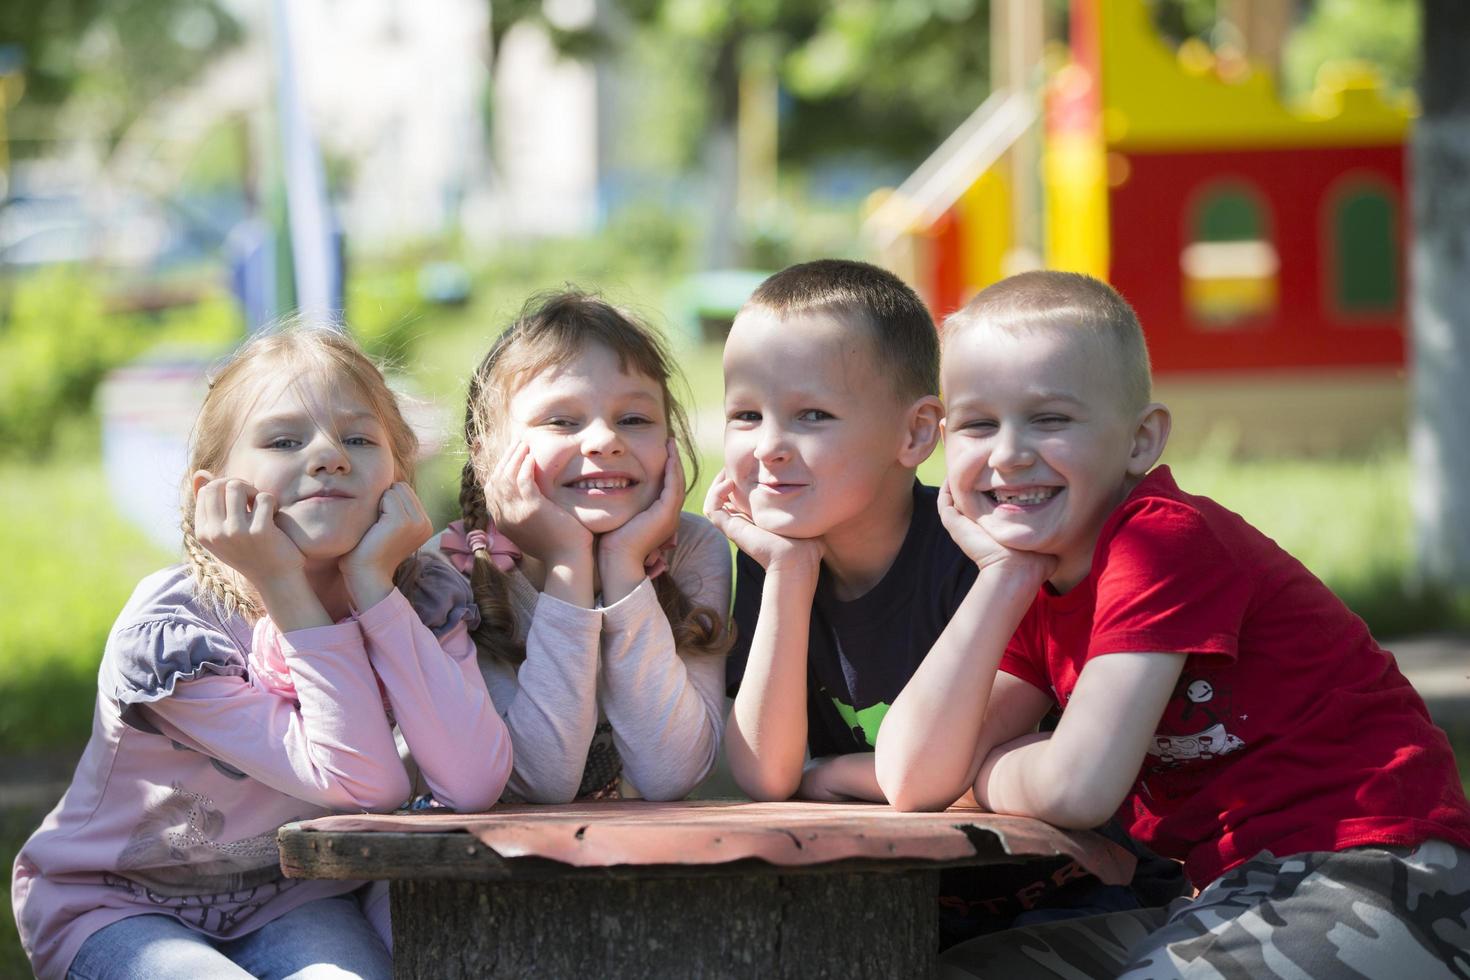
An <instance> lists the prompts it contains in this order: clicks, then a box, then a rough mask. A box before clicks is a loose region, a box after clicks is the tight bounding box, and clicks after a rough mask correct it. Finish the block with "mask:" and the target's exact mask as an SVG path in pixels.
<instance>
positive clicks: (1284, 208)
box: [1108, 146, 1409, 374]
mask: <svg viewBox="0 0 1470 980" xmlns="http://www.w3.org/2000/svg"><path fill="white" fill-rule="evenodd" d="M1121 155H1122V156H1123V157H1124V162H1125V163H1126V165H1125V166H1121V167H1114V168H1110V169H1113V170H1115V171H1119V172H1121V173H1124V174H1126V175H1127V176H1126V179H1124V181H1123V183H1122V184H1121V185H1120V186H1118V187H1114V188H1112V189H1111V190H1110V192H1109V212H1110V213H1109V221H1108V224H1109V228H1110V246H1111V247H1110V254H1111V260H1110V261H1111V270H1110V276H1109V278H1110V280H1111V282H1112V284H1113V285H1114V286H1116V287H1117V288H1118V290H1119V291H1121V292H1122V293H1123V295H1124V296H1125V297H1127V299H1128V301H1129V302H1130V303H1132V304H1133V306H1134V308H1135V309H1136V310H1137V311H1138V315H1139V317H1140V319H1141V320H1142V321H1143V325H1144V329H1145V331H1146V332H1147V334H1148V341H1149V349H1150V352H1151V354H1152V357H1153V363H1154V370H1155V371H1156V372H1158V373H1160V374H1169V373H1173V372H1192V371H1231V370H1257V369H1272V368H1296V369H1300V368H1333V367H1339V368H1340V367H1394V366H1401V365H1402V364H1403V362H1404V330H1403V324H1404V312H1403V304H1404V298H1403V297H1404V294H1405V293H1406V290H1407V275H1406V269H1405V259H1404V257H1405V255H1406V254H1407V250H1406V248H1405V242H1406V241H1407V240H1408V234H1409V229H1408V227H1407V225H1408V214H1407V208H1406V207H1405V204H1404V202H1405V198H1404V148H1403V147H1402V146H1383V147H1352V148H1342V147H1333V148H1325V149H1285V150H1279V149H1273V150H1233V151H1232V150H1215V149H1211V150H1207V151H1206V150H1201V151H1191V152H1147V153H1145V152H1128V153H1124V154H1121ZM1364 182H1366V183H1370V184H1374V185H1377V186H1379V187H1381V188H1382V190H1383V191H1384V192H1385V193H1386V194H1387V196H1388V197H1389V198H1390V199H1391V200H1392V202H1393V204H1394V208H1395V212H1396V214H1395V216H1394V223H1393V224H1394V233H1393V237H1394V239H1395V241H1394V244H1395V249H1394V261H1395V262H1396V263H1397V270H1396V274H1397V282H1398V299H1397V305H1396V308H1395V309H1393V310H1392V311H1388V312H1383V311H1380V312H1376V313H1371V314H1363V313H1350V312H1345V311H1342V310H1339V309H1337V308H1336V307H1337V304H1336V300H1335V298H1334V297H1335V295H1336V293H1335V288H1334V276H1335V274H1334V273H1333V271H1332V270H1333V269H1334V268H1335V267H1336V251H1335V250H1336V247H1337V246H1336V242H1335V236H1334V233H1333V220H1334V218H1333V206H1334V202H1335V201H1336V200H1337V195H1338V194H1339V192H1340V191H1341V190H1342V189H1343V188H1345V187H1348V186H1354V185H1357V186H1361V184H1362V183H1364ZM1225 184H1228V185H1231V186H1236V187H1248V188H1250V191H1251V193H1252V196H1254V197H1255V198H1256V200H1257V203H1258V204H1259V207H1260V210H1261V212H1262V214H1263V217H1264V221H1265V228H1266V236H1267V237H1268V238H1269V239H1270V240H1271V241H1272V243H1273V244H1274V246H1275V249H1276V254H1277V256H1278V258H1279V263H1280V264H1279V272H1278V273H1277V281H1276V295H1277V301H1276V303H1275V306H1274V309H1271V310H1269V311H1267V312H1263V313H1260V314H1257V315H1254V316H1252V317H1251V318H1249V319H1246V320H1242V321H1239V322H1236V323H1233V324H1231V325H1229V326H1228V327H1225V326H1220V325H1211V324H1207V323H1201V322H1200V321H1199V320H1197V319H1196V318H1195V317H1194V315H1193V314H1192V312H1191V311H1190V310H1189V308H1188V305H1187V304H1186V302H1185V290H1184V274H1183V272H1182V271H1181V266H1180V256H1181V254H1182V252H1183V250H1184V248H1185V246H1186V245H1188V244H1189V243H1190V242H1191V240H1192V238H1193V234H1194V232H1193V230H1192V227H1191V223H1192V218H1191V215H1193V214H1194V212H1195V211H1196V205H1197V202H1198V200H1199V195H1200V194H1202V193H1204V192H1206V191H1207V190H1208V189H1209V188H1211V187H1216V186H1221V185H1225Z"/></svg>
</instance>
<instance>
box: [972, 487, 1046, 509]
mask: <svg viewBox="0 0 1470 980" xmlns="http://www.w3.org/2000/svg"><path fill="white" fill-rule="evenodd" d="M984 492H985V496H987V497H989V498H990V502H991V503H993V504H995V505H996V506H997V507H1001V506H1011V507H1035V506H1037V505H1038V504H1044V503H1046V502H1047V501H1049V500H1051V499H1052V498H1053V497H1055V496H1056V495H1057V494H1059V493H1061V492H1062V488H1061V487H1027V488H1026V489H1024V490H1011V489H1007V488H1005V487H995V488H994V489H991V490H986V491H984Z"/></svg>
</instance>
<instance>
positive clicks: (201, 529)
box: [194, 470, 306, 590]
mask: <svg viewBox="0 0 1470 980" xmlns="http://www.w3.org/2000/svg"><path fill="white" fill-rule="evenodd" d="M194 483H195V486H196V489H195V492H194V537H195V539H196V540H198V542H199V543H200V544H201V545H203V546H204V547H205V548H206V549H208V551H209V553H210V554H212V555H214V557H216V558H218V559H219V560H220V561H222V562H224V563H225V564H226V565H228V566H230V567H231V568H233V569H234V570H235V571H237V572H239V573H240V574H241V575H243V576H245V578H246V580H247V581H248V582H249V583H250V584H251V585H252V586H254V587H255V588H256V589H257V590H259V589H261V588H262V587H263V586H265V585H267V584H269V583H273V582H277V581H280V580H285V579H289V580H292V581H293V582H294V581H295V580H296V579H297V578H300V577H302V576H303V575H304V572H305V568H306V558H305V557H304V556H303V555H302V554H301V550H300V549H299V548H297V547H296V545H295V543H294V542H292V540H291V539H290V538H289V537H287V536H286V532H285V531H282V530H281V529H280V527H279V526H277V524H276V498H275V495H274V494H272V493H258V492H256V489H255V487H253V486H251V485H250V484H248V483H246V482H245V481H244V480H231V479H228V478H225V477H220V478H216V477H215V476H214V475H213V474H212V473H210V472H209V471H207V470H200V471H199V472H197V473H195V474H194Z"/></svg>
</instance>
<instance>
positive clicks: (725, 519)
mask: <svg viewBox="0 0 1470 980" xmlns="http://www.w3.org/2000/svg"><path fill="white" fill-rule="evenodd" d="M704 516H705V517H708V518H709V520H710V523H711V524H713V525H714V526H715V527H717V528H719V529H720V531H721V532H722V533H723V534H724V535H725V537H727V538H729V539H730V540H731V541H733V542H735V547H737V548H739V549H740V550H741V551H743V552H745V553H746V554H747V555H749V556H750V557H752V558H754V559H755V560H756V562H757V564H759V565H760V566H761V567H762V568H764V569H765V570H766V571H767V572H775V571H781V570H791V571H797V572H802V573H810V574H811V575H813V576H815V575H816V574H817V572H818V571H819V570H820V569H821V566H822V546H821V544H819V543H818V542H816V541H808V540H803V539H799V538H783V537H782V536H781V535H779V534H776V533H775V532H773V531H767V530H766V529H765V528H763V527H759V526H758V525H756V523H755V522H754V521H752V520H751V518H750V514H748V513H746V512H744V511H742V510H741V509H740V508H739V506H738V505H737V504H736V501H735V481H734V480H732V479H730V478H729V476H727V475H726V473H725V471H724V470H720V472H719V473H717V474H715V482H714V483H712V484H710V488H709V493H708V494H707V495H706V496H705V498H704Z"/></svg>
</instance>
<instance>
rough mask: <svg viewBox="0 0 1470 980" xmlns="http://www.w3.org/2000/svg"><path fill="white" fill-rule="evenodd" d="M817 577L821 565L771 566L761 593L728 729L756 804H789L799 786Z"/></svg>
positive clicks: (734, 767)
mask: <svg viewBox="0 0 1470 980" xmlns="http://www.w3.org/2000/svg"><path fill="white" fill-rule="evenodd" d="M817 573H818V567H816V566H813V567H810V568H808V567H801V568H796V569H782V568H779V567H776V566H772V567H771V568H770V569H768V570H767V574H766V581H765V587H764V588H763V589H762V591H761V607H760V614H759V616H758V618H757V620H756V627H755V633H754V635H753V636H752V637H751V641H750V656H749V659H748V661H747V664H746V668H745V676H744V677H743V678H742V679H741V682H740V692H739V693H738V694H737V695H736V697H735V706H734V708H732V709H731V711H730V720H729V724H728V726H727V727H726V732H725V752H726V756H727V758H728V759H729V761H730V771H731V773H732V775H734V777H735V781H736V783H738V784H739V786H740V788H741V789H742V790H744V791H745V792H746V793H747V794H749V795H750V796H751V798H753V799H757V800H784V799H788V798H789V797H790V796H791V795H792V794H793V793H795V792H796V789H797V787H798V786H799V785H800V783H801V769H802V764H803V762H804V760H805V758H806V736H807V730H806V669H807V661H806V657H807V640H808V636H809V632H810V629H811V614H812V598H813V596H814V595H815V594H816V589H817Z"/></svg>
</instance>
